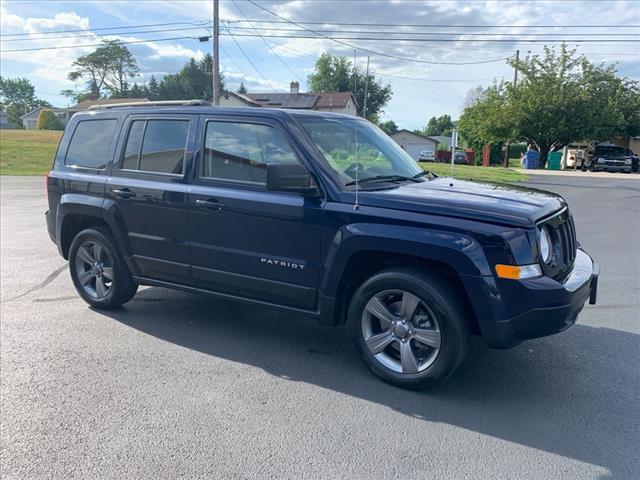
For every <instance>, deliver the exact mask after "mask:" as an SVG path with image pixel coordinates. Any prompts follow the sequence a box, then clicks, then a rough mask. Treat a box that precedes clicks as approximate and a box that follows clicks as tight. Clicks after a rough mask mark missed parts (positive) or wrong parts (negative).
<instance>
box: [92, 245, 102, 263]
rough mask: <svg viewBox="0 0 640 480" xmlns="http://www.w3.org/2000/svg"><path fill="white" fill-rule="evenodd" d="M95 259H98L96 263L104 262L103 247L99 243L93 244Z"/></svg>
mask: <svg viewBox="0 0 640 480" xmlns="http://www.w3.org/2000/svg"><path fill="white" fill-rule="evenodd" d="M93 258H95V259H96V262H100V261H102V260H101V259H102V245H100V244H99V243H97V242H96V243H94V244H93Z"/></svg>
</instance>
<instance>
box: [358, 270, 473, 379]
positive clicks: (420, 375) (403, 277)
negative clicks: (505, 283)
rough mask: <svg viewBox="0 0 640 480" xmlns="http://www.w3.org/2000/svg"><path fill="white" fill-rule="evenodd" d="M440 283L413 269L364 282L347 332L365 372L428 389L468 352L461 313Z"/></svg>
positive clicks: (461, 309)
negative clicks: (361, 360) (367, 368)
mask: <svg viewBox="0 0 640 480" xmlns="http://www.w3.org/2000/svg"><path fill="white" fill-rule="evenodd" d="M451 290H452V287H451V286H450V285H449V284H448V283H447V282H445V281H444V280H443V279H442V278H440V277H438V276H436V275H433V274H429V273H425V272H422V271H420V270H417V269H397V270H387V271H384V272H381V273H379V274H376V275H374V276H373V277H371V278H369V279H368V280H367V281H366V282H365V283H364V284H363V285H362V286H361V287H360V288H359V289H358V291H357V292H356V293H355V294H354V296H353V299H352V301H351V305H350V307H349V313H348V324H349V330H350V333H351V335H352V338H353V340H354V342H355V345H356V347H357V349H358V351H359V352H360V355H361V357H362V358H363V360H364V361H365V363H366V364H367V366H368V367H369V369H370V370H371V371H372V372H373V373H375V374H376V375H377V376H379V377H380V378H382V379H383V380H385V381H387V382H389V383H392V384H394V385H398V386H401V387H407V388H421V387H428V386H430V385H434V384H436V383H438V382H440V381H442V380H444V379H446V378H447V377H448V376H450V375H451V374H452V373H453V372H454V371H455V369H456V368H457V367H458V366H459V365H460V363H461V362H462V360H463V359H464V357H465V356H466V353H467V349H468V331H467V327H466V322H465V311H464V309H463V308H461V307H460V306H459V305H460V303H461V302H460V301H459V299H456V298H455V296H454V295H453V294H452V293H451Z"/></svg>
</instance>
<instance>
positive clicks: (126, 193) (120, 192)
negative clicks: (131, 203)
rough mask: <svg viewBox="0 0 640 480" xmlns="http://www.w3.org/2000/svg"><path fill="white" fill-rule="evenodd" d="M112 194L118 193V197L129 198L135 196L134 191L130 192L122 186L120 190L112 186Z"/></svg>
mask: <svg viewBox="0 0 640 480" xmlns="http://www.w3.org/2000/svg"><path fill="white" fill-rule="evenodd" d="M111 191H112V192H113V193H114V194H116V195H118V196H119V197H122V198H131V197H135V196H136V194H135V192H132V191H131V190H129V189H128V188H123V189H122V190H119V189H117V188H114V189H113V190H111Z"/></svg>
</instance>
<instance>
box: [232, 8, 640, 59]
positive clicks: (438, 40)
mask: <svg viewBox="0 0 640 480" xmlns="http://www.w3.org/2000/svg"><path fill="white" fill-rule="evenodd" d="M248 1H251V0H248ZM314 33H315V32H314ZM233 35H235V36H236V37H257V35H255V34H250V33H234V34H233ZM318 35H321V36H322V37H324V38H326V39H327V40H331V41H334V42H337V43H341V44H343V45H346V46H348V47H349V48H356V49H358V50H362V51H365V52H369V53H371V54H372V55H380V56H383V57H390V58H395V59H397V60H406V61H411V62H416V63H435V64H444V65H471V64H478V63H493V62H499V61H502V60H504V58H498V59H494V60H483V61H478V62H464V63H443V62H427V61H426V60H417V59H413V58H404V57H397V56H395V55H390V54H386V53H382V52H376V51H374V50H370V49H367V48H364V47H358V46H357V45H353V44H350V43H347V42H342V41H341V40H360V41H385V42H419V43H429V42H435V43H442V42H488V43H618V44H619V43H620V42H633V41H634V40H632V39H629V38H627V39H588V38H587V39H579V38H574V39H550V38H546V39H522V40H521V39H517V38H388V37H354V36H351V37H342V36H340V37H333V36H332V37H330V36H328V35H324V34H320V33H319V34H318ZM263 36H265V37H270V38H302V39H315V40H318V37H317V36H310V35H263ZM638 44H640V40H639V41H638ZM629 46H635V45H633V44H629Z"/></svg>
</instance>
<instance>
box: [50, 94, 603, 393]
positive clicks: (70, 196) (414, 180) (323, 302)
mask: <svg viewBox="0 0 640 480" xmlns="http://www.w3.org/2000/svg"><path fill="white" fill-rule="evenodd" d="M46 184H47V189H48V200H49V210H48V211H47V213H46V221H47V227H48V231H49V235H50V236H51V239H52V240H53V241H54V242H55V243H56V244H57V247H58V250H59V253H60V254H61V255H62V256H63V257H64V258H65V259H67V260H68V262H69V270H70V272H71V278H72V280H73V284H74V286H75V288H76V290H77V291H78V294H79V295H80V296H81V297H82V298H83V300H84V301H85V302H87V303H88V304H89V305H91V306H93V307H94V308H102V309H109V308H115V307H118V306H120V305H122V304H124V303H126V302H128V301H129V300H130V299H131V298H132V297H133V296H134V295H135V293H136V290H137V288H138V285H154V286H160V287H168V288H176V289H180V290H186V291H189V292H199V293H207V294H210V295H214V296H216V297H219V298H224V299H229V300H234V301H242V302H248V303H251V304H254V305H261V306H265V307H270V308H276V309H280V310H285V311H288V312H293V313H296V314H299V315H300V316H305V317H312V318H315V319H317V320H318V321H319V322H320V323H321V324H324V325H330V326H338V325H346V326H347V330H348V331H349V334H350V335H351V337H352V338H353V341H354V343H355V346H356V348H357V350H358V352H359V354H360V355H361V357H362V359H363V360H364V362H365V363H366V365H367V366H368V367H369V368H370V369H371V371H372V372H373V373H375V374H376V375H378V376H379V377H381V378H382V379H383V380H385V381H387V382H390V383H393V384H395V385H399V386H402V387H414V388H415V387H424V386H429V385H432V384H435V383H437V382H439V381H442V380H443V379H445V378H447V377H448V376H449V375H451V374H452V373H453V372H454V370H455V369H456V368H457V367H458V366H459V365H460V363H461V362H462V360H463V359H464V357H465V355H466V353H467V349H468V342H469V336H470V335H480V336H482V338H483V339H484V341H485V342H486V343H487V344H488V345H489V346H490V347H493V348H509V347H512V346H514V345H517V344H518V343H520V342H522V341H523V340H526V339H530V338H536V337H542V336H545V335H551V334H554V333H558V332H560V331H562V330H564V329H566V328H568V327H569V326H571V325H572V324H573V323H574V322H575V321H576V317H577V316H578V314H579V313H580V311H581V310H582V308H583V305H584V303H585V302H586V301H587V300H588V299H589V300H590V302H591V303H595V300H596V290H597V279H598V271H599V269H598V266H597V264H596V263H595V262H593V261H592V259H591V258H590V257H589V255H587V253H585V252H584V251H583V250H582V249H581V248H580V244H579V242H578V241H577V239H576V229H575V226H574V222H573V218H572V216H571V213H570V211H569V207H568V206H567V203H566V202H565V200H564V199H563V198H562V197H560V196H558V195H555V194H552V193H549V192H544V191H541V190H533V189H529V188H522V187H516V186H508V185H499V184H486V183H478V182H470V181H462V180H454V179H450V178H441V177H437V176H436V175H433V174H430V173H428V172H425V171H423V170H422V169H421V168H420V167H419V166H418V164H417V162H416V161H414V160H412V159H411V158H410V157H409V156H408V155H407V154H406V152H404V151H403V150H402V149H401V148H400V147H399V146H398V145H397V144H396V143H395V142H394V141H393V140H391V139H390V138H389V137H388V136H387V135H385V134H384V133H383V132H382V131H381V130H379V129H378V128H377V127H375V126H374V125H372V124H371V123H369V122H367V121H365V120H363V119H361V118H356V117H350V116H345V115H339V114H331V113H319V112H307V111H297V110H271V109H267V108H217V107H212V106H210V105H209V104H207V103H206V102H200V101H188V102H156V103H149V104H146V105H145V104H142V105H141V104H122V105H115V106H113V105H112V106H109V107H102V108H98V109H95V110H90V111H87V112H83V113H78V114H76V115H74V116H73V118H72V119H71V121H70V122H69V124H68V125H67V127H66V129H65V132H64V135H63V137H62V139H61V141H60V145H59V147H58V150H57V153H56V156H55V162H54V165H53V169H52V170H51V172H50V173H49V174H48V176H47V179H46Z"/></svg>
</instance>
